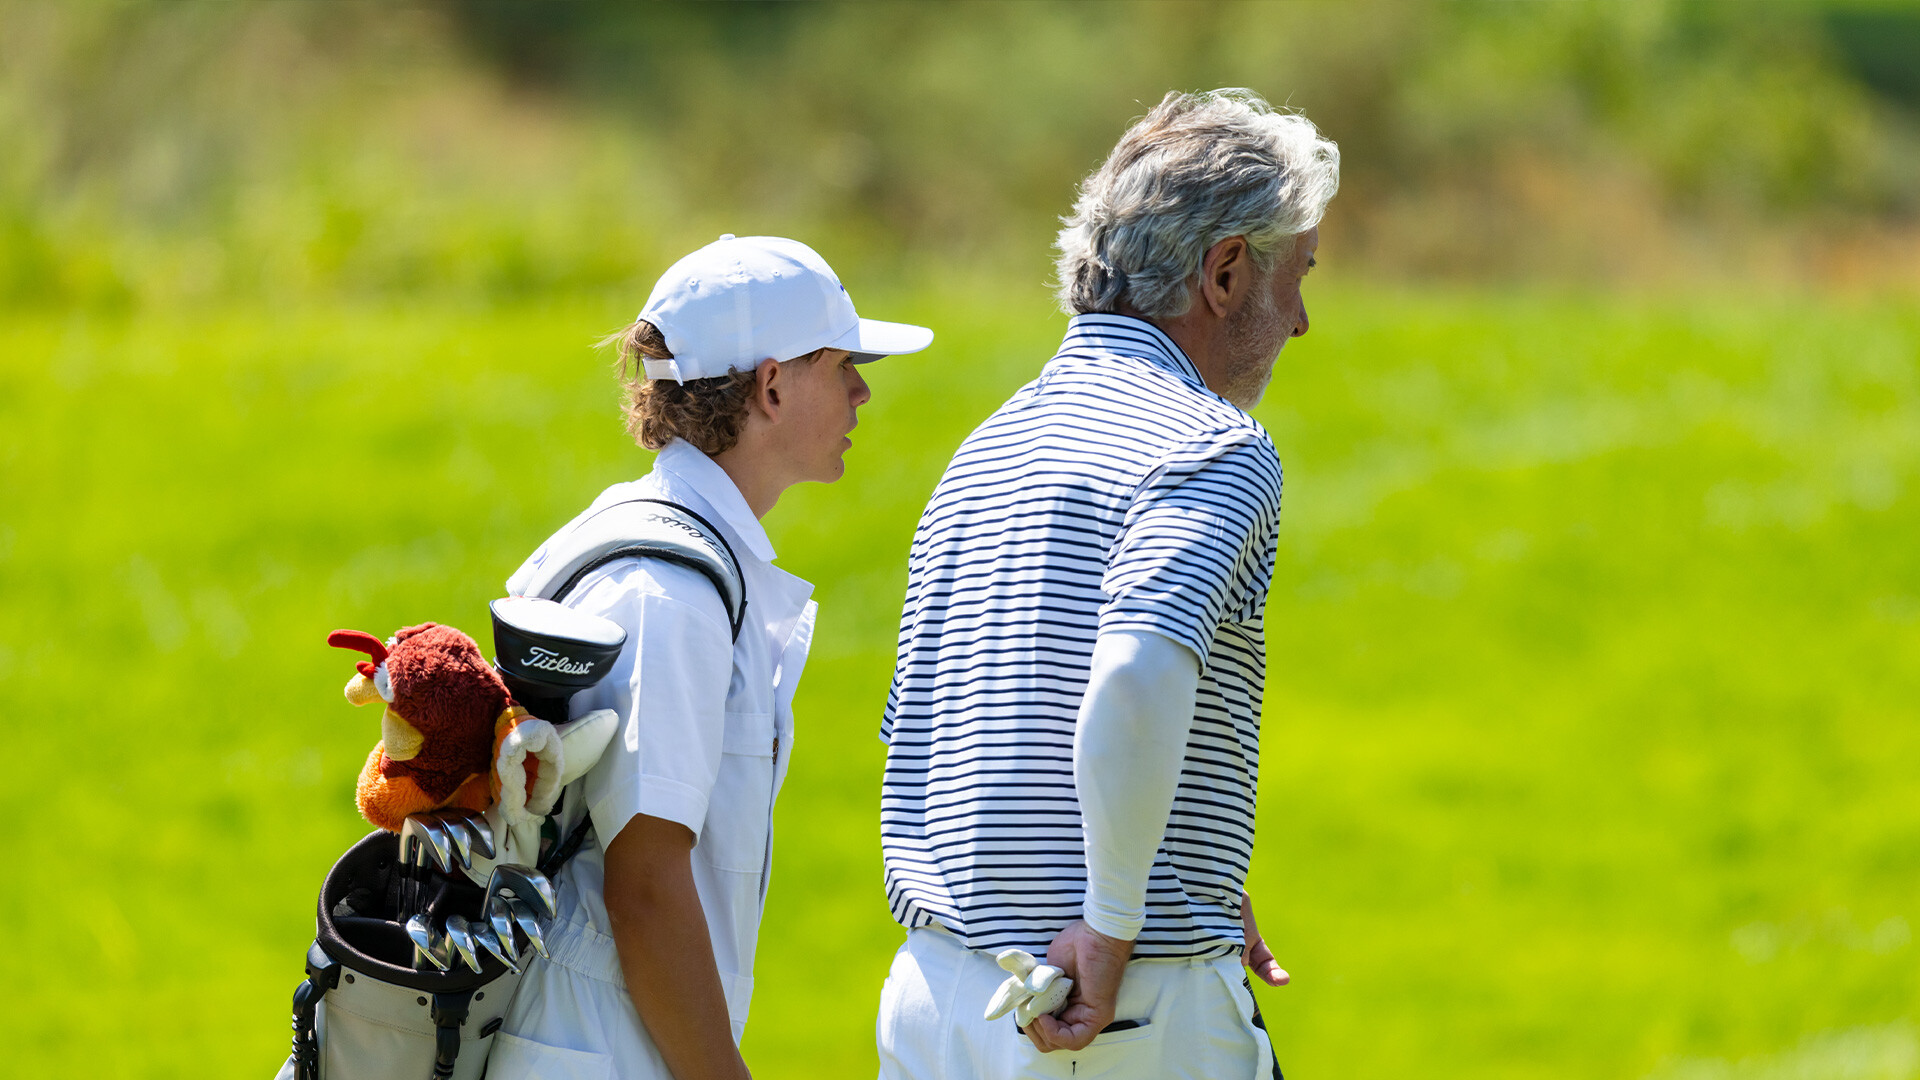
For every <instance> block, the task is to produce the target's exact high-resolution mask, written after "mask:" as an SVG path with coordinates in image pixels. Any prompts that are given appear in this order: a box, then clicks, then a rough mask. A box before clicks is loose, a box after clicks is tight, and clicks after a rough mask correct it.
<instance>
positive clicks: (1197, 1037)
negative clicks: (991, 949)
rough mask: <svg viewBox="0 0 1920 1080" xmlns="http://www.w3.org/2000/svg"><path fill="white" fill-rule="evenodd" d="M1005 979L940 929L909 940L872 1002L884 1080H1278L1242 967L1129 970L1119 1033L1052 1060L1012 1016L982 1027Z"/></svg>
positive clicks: (1220, 963) (1199, 964)
mask: <svg viewBox="0 0 1920 1080" xmlns="http://www.w3.org/2000/svg"><path fill="white" fill-rule="evenodd" d="M1006 977H1007V973H1006V972H1004V971H1002V970H1000V966H999V965H998V964H996V963H994V960H993V957H992V955H990V954H988V953H984V952H974V951H973V950H970V949H967V948H963V947H962V946H961V944H960V941H959V939H958V938H956V937H954V936H953V935H952V934H951V933H949V932H947V931H946V930H945V929H942V928H939V927H926V928H922V929H919V930H914V931H912V932H911V933H909V934H908V935H907V941H906V944H904V945H902V946H900V951H899V952H898V953H896V954H894V958H893V970H892V971H890V972H888V974H887V982H886V985H885V986H884V987H882V988H881V991H880V1022H879V1031H878V1039H879V1044H880V1047H879V1048H880V1076H881V1078H882V1080H1011V1078H1015V1077H1067V1078H1069V1080H1084V1078H1087V1077H1112V1078H1114V1080H1122V1078H1132V1077H1138V1078H1140V1080H1176V1078H1180V1080H1187V1078H1191V1080H1268V1078H1270V1077H1273V1076H1275V1075H1277V1071H1276V1070H1275V1069H1274V1067H1273V1049H1272V1047H1271V1045H1270V1044H1269V1043H1268V1041H1267V1033H1266V1031H1265V1030H1264V1028H1263V1027H1262V1026H1261V1025H1260V1024H1258V1023H1257V1022H1256V1020H1255V1017H1256V1016H1257V1013H1256V1012H1255V1009H1254V1003H1253V994H1252V992H1251V991H1250V990H1249V989H1248V988H1247V984H1246V982H1245V976H1244V975H1243V974H1242V973H1241V970H1240V962H1239V958H1238V957H1233V956H1226V957H1216V958H1214V959H1211V960H1136V961H1134V962H1133V963H1131V964H1128V965H1127V974H1126V977H1125V978H1123V979H1122V980H1121V982H1120V1000H1119V1006H1118V1008H1117V1009H1116V1010H1115V1011H1114V1021H1115V1025H1116V1027H1117V1028H1118V1030H1113V1029H1110V1030H1108V1031H1107V1032H1105V1033H1103V1034H1100V1035H1096V1036H1094V1039H1093V1043H1092V1045H1090V1046H1088V1047H1087V1048H1086V1049H1084V1050H1078V1051H1071V1050H1055V1051H1054V1052H1052V1053H1050V1054H1043V1053H1041V1052H1040V1051H1038V1050H1036V1049H1034V1046H1033V1042H1032V1041H1031V1040H1029V1039H1028V1038H1027V1037H1026V1036H1025V1035H1022V1034H1021V1033H1020V1031H1019V1029H1018V1028H1016V1027H1015V1026H1014V1022H1013V1016H1012V1014H1008V1015H1006V1016H1003V1017H1001V1018H1000V1019H998V1020H992V1021H989V1020H985V1019H983V1018H982V1014H983V1013H985V1012H986V1008H987V1001H988V1000H989V999H990V998H992V996H993V992H994V990H995V988H997V987H998V986H999V985H1000V983H1001V982H1002V981H1003V980H1005V979H1006Z"/></svg>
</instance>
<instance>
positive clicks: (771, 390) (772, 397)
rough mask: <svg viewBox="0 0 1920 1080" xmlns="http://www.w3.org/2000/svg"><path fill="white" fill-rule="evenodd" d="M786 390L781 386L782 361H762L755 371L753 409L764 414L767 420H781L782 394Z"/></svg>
mask: <svg viewBox="0 0 1920 1080" xmlns="http://www.w3.org/2000/svg"><path fill="white" fill-rule="evenodd" d="M785 389H786V388H785V387H784V386H782V385H781V378H780V361H778V360H773V359H767V360H762V361H760V364H759V366H758V367H756V368H754V369H753V407H754V408H756V409H759V410H760V411H761V412H762V413H764V414H765V415H766V417H767V419H769V420H778V419H780V394H781V392H782V391H783V390H785Z"/></svg>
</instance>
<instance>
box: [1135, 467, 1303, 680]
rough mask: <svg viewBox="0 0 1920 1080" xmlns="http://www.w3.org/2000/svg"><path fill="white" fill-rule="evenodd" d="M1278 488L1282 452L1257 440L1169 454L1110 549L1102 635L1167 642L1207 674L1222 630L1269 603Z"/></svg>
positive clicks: (1137, 496) (1150, 476)
mask: <svg viewBox="0 0 1920 1080" xmlns="http://www.w3.org/2000/svg"><path fill="white" fill-rule="evenodd" d="M1280 484H1281V475H1280V458H1279V455H1277V454H1276V453H1274V450H1273V445H1272V444H1271V443H1270V442H1268V441H1267V440H1266V439H1265V438H1262V437H1259V436H1257V435H1251V436H1249V437H1247V438H1245V439H1241V440H1237V441H1229V442H1224V443H1210V444H1200V445H1189V446H1186V447H1183V448H1181V449H1180V450H1178V451H1176V452H1175V453H1172V454H1169V455H1168V456H1167V457H1166V458H1165V459H1164V460H1162V462H1161V463H1160V464H1159V465H1158V466H1157V467H1156V468H1155V469H1154V470H1153V471H1152V472H1151V473H1149V474H1148V475H1147V477H1146V478H1145V479H1144V480H1142V481H1141V483H1140V485H1139V487H1138V488H1136V489H1135V491H1134V496H1133V502H1132V504H1131V505H1130V506H1129V507H1128V509H1127V514H1126V517H1125V519H1124V520H1123V521H1122V522H1121V526H1120V532H1119V535H1118V536H1117V537H1115V539H1114V542H1113V545H1112V547H1111V548H1110V549H1109V550H1108V554H1107V569H1106V573H1105V575H1104V576H1103V578H1102V580H1101V590H1102V592H1104V593H1105V594H1106V598H1107V599H1106V603H1105V604H1104V605H1103V606H1102V607H1101V609H1100V632H1101V633H1103V634H1104V633H1106V632H1108V631H1110V630H1146V631H1150V632H1152V633H1156V634H1159V635H1161V636H1163V637H1167V638H1171V639H1173V640H1174V641H1177V642H1180V643H1181V644H1183V645H1185V646H1186V647H1187V648H1189V649H1191V650H1193V653H1194V655H1195V656H1197V657H1198V658H1199V660H1200V666H1201V669H1202V670H1203V671H1204V670H1205V669H1206V666H1207V656H1208V653H1209V652H1210V651H1211V649H1212V645H1213V637H1214V633H1215V631H1216V630H1217V629H1218V628H1219V627H1220V625H1221V624H1222V623H1226V622H1245V621H1247V620H1249V619H1252V618H1255V617H1257V616H1258V615H1259V614H1260V611H1261V609H1262V608H1263V607H1264V606H1265V604H1266V599H1267V587H1268V583H1269V582H1270V581H1271V580H1272V577H1273V560H1274V546H1275V540H1276V537H1277V535H1278V531H1279V526H1280Z"/></svg>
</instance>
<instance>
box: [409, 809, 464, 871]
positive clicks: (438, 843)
mask: <svg viewBox="0 0 1920 1080" xmlns="http://www.w3.org/2000/svg"><path fill="white" fill-rule="evenodd" d="M407 820H408V821H417V822H419V823H420V835H421V836H423V837H425V838H426V841H427V850H428V851H430V852H432V853H433V861H434V862H435V863H436V864H437V865H438V866H439V867H440V872H441V873H443V874H448V873H452V872H453V840H452V838H450V837H449V836H448V835H447V827H446V826H445V825H443V824H441V823H440V821H439V820H437V819H436V818H435V817H434V816H432V815H428V814H415V815H414V816H413V817H410V818H408V819H407Z"/></svg>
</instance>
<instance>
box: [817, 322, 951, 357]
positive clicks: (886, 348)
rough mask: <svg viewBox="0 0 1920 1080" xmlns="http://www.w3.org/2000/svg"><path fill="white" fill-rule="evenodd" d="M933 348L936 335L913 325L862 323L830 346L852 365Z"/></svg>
mask: <svg viewBox="0 0 1920 1080" xmlns="http://www.w3.org/2000/svg"><path fill="white" fill-rule="evenodd" d="M931 344H933V331H931V330H929V329H927V328H926V327H924V326H914V325H912V324H910V323H897V322H882V321H881V320H879V319H861V320H860V322H859V324H858V325H856V326H855V327H854V328H853V329H852V330H850V331H848V332H847V333H845V334H842V335H840V337H839V338H838V339H837V340H834V341H831V342H829V343H828V344H827V347H828V348H830V349H845V350H847V351H848V352H850V353H852V354H853V362H854V363H856V364H864V363H867V362H869V361H872V360H878V359H880V358H881V357H883V356H898V355H900V354H901V353H910V352H919V351H920V350H921V349H924V348H926V347H927V346H929V345H931Z"/></svg>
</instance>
